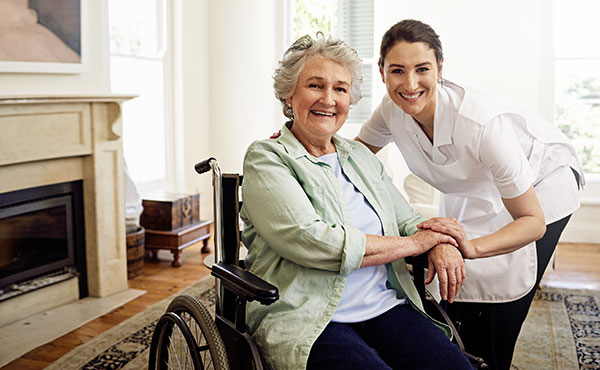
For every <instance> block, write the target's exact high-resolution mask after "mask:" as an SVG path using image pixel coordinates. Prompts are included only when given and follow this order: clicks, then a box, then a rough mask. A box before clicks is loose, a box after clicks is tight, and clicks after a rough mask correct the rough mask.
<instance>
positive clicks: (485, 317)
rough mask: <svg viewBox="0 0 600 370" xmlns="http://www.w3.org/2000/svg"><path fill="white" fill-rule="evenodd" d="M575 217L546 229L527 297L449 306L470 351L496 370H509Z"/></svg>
mask: <svg viewBox="0 0 600 370" xmlns="http://www.w3.org/2000/svg"><path fill="white" fill-rule="evenodd" d="M569 218H571V215H569V216H567V217H565V218H563V219H561V220H558V221H556V222H553V223H551V224H549V225H547V226H546V233H545V234H544V236H543V237H542V238H541V239H540V240H538V241H537V242H536V250H537V266H538V270H537V280H536V284H535V285H534V287H533V289H532V290H531V291H530V292H529V293H528V294H527V295H526V296H524V297H522V298H520V299H518V300H516V301H513V302H506V303H467V302H455V303H453V304H449V305H448V306H447V312H448V315H449V316H450V317H451V318H452V321H454V322H457V321H458V322H460V330H459V333H460V337H461V339H462V340H463V342H464V344H465V349H466V350H467V352H469V353H471V354H473V355H477V356H480V357H482V358H483V359H484V360H485V362H486V363H487V364H488V365H489V366H490V368H491V369H492V370H508V369H510V365H511V362H512V357H513V352H514V349H515V344H516V343H517V338H518V336H519V332H520V331H521V326H522V325H523V322H524V321H525V318H526V317H527V312H528V311H529V307H530V306H531V302H532V301H533V297H534V296H535V291H536V289H537V286H538V285H539V283H540V280H541V279H542V275H543V274H544V271H545V270H546V267H547V266H548V262H549V261H550V258H551V257H552V253H553V252H554V249H555V248H556V244H558V239H559V238H560V234H561V233H562V231H563V230H564V228H565V226H567V223H568V222H569Z"/></svg>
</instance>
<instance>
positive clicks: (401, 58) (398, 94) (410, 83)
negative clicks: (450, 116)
mask: <svg viewBox="0 0 600 370" xmlns="http://www.w3.org/2000/svg"><path fill="white" fill-rule="evenodd" d="M379 71H380V72H381V78H382V79H383V82H384V83H385V86H386V89H387V93H388V95H389V96H390V98H391V99H392V100H393V101H394V103H396V105H397V106H399V107H400V108H402V110H403V111H404V113H406V114H409V115H411V116H413V117H414V118H415V119H416V120H417V121H419V122H421V123H426V122H430V123H433V116H434V114H435V103H436V99H435V96H436V86H437V80H438V79H439V78H441V70H440V69H439V68H438V65H437V62H436V57H435V52H434V51H433V49H431V48H430V47H429V45H428V44H426V43H424V42H415V43H409V42H406V41H400V42H399V43H397V44H396V45H394V46H393V47H392V48H391V49H390V51H389V52H388V53H387V55H386V56H385V59H384V65H383V67H381V66H380V68H379Z"/></svg>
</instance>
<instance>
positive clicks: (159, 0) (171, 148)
mask: <svg viewBox="0 0 600 370" xmlns="http://www.w3.org/2000/svg"><path fill="white" fill-rule="evenodd" d="M153 2H154V4H155V5H156V7H157V9H156V11H157V16H156V18H157V23H158V24H157V28H159V29H162V35H160V37H158V39H159V43H158V44H159V47H157V50H158V52H157V55H156V56H148V55H125V54H120V53H113V52H111V51H110V49H109V68H110V69H111V74H112V68H113V65H112V62H111V61H110V59H111V58H112V57H113V56H117V57H121V58H129V59H133V60H136V59H138V60H139V59H150V60H155V61H161V62H162V72H163V84H164V85H163V86H164V96H163V101H164V106H163V111H164V119H163V123H162V127H163V132H164V137H163V140H164V148H165V153H164V163H165V172H164V174H163V176H162V177H160V178H157V179H155V180H150V181H139V180H137V179H135V178H133V180H134V182H135V184H136V186H137V187H138V191H139V192H140V193H152V192H157V191H161V190H166V189H171V188H173V187H174V183H175V177H176V176H175V157H176V153H175V145H174V142H173V140H174V136H175V127H174V126H175V125H174V124H173V123H174V119H175V112H174V103H173V98H174V95H175V94H174V79H173V77H174V73H173V65H174V51H173V49H174V45H175V43H174V39H173V37H174V33H175V32H174V18H173V17H174V4H173V2H172V1H168V0H153ZM109 6H110V4H109ZM109 25H110V20H109ZM109 38H110V35H109ZM111 79H112V76H111ZM111 92H113V93H115V92H114V90H113V87H112V84H111ZM127 104H128V103H127V102H126V103H124V109H127ZM124 124H125V125H127V124H128V123H127V122H124ZM136 124H137V125H140V124H141V123H140V122H139V121H138V122H136ZM143 144H144V143H138V144H137V145H136V151H135V152H136V155H137V156H138V158H139V157H143V155H141V154H140V152H143V151H144V149H140V148H143ZM125 146H126V141H125V140H123V147H124V154H125ZM145 149H146V151H147V150H151V149H149V148H145ZM126 159H127V158H125V160H126ZM130 173H131V171H130Z"/></svg>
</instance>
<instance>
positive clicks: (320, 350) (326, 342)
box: [306, 304, 472, 370]
mask: <svg viewBox="0 0 600 370" xmlns="http://www.w3.org/2000/svg"><path fill="white" fill-rule="evenodd" d="M306 368H307V369H308V370H317V369H318V370H335V369H340V370H342V369H343V370H354V369H356V370H359V369H360V370H364V369H377V370H386V369H412V370H416V369H422V370H425V369H427V370H440V369H444V370H458V369H461V370H468V369H472V367H471V365H470V364H469V361H468V360H467V358H466V357H465V356H464V355H463V354H462V353H461V352H460V351H459V349H458V347H457V346H456V345H455V344H454V343H452V342H450V340H449V339H448V337H446V335H445V334H444V333H443V332H442V330H440V329H439V328H438V327H436V326H435V325H434V324H433V322H432V321H431V320H429V319H427V318H426V317H425V316H423V315H422V314H421V313H419V312H417V310H415V309H414V308H412V307H411V306H410V305H409V304H401V305H397V306H395V307H393V308H392V309H390V310H388V311H387V312H385V313H383V314H381V315H379V316H377V317H375V318H373V319H370V320H366V321H362V322H357V323H348V324H347V323H337V322H330V323H329V324H328V325H327V326H326V327H325V330H324V331H323V332H322V333H321V335H320V336H319V337H318V338H317V340H316V342H315V343H314V344H313V346H312V348H311V350H310V355H309V357H308V364H307V367H306Z"/></svg>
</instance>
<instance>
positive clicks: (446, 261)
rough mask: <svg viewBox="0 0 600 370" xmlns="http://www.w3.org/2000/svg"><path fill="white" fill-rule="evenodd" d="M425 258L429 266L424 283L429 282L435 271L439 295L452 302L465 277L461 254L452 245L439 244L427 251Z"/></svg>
mask: <svg viewBox="0 0 600 370" xmlns="http://www.w3.org/2000/svg"><path fill="white" fill-rule="evenodd" d="M427 259H428V261H429V267H428V270H427V278H426V279H425V284H429V283H431V282H432V281H433V277H434V276H435V274H436V272H437V275H438V281H439V283H440V295H441V296H442V299H443V300H447V301H448V302H450V303H452V302H453V301H454V297H456V295H457V294H458V291H459V290H460V287H461V286H462V285H463V283H464V281H465V278H466V272H465V262H464V260H463V257H462V255H461V254H460V252H459V251H458V249H456V247H454V246H453V245H450V244H439V245H436V246H435V247H433V248H432V249H431V250H430V251H429V254H428V256H427Z"/></svg>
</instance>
